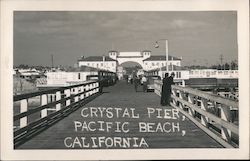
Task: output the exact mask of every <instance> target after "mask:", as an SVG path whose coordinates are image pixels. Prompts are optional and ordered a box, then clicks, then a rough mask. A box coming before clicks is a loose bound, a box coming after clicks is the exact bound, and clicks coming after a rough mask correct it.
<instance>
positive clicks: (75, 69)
mask: <svg viewBox="0 0 250 161" xmlns="http://www.w3.org/2000/svg"><path fill="white" fill-rule="evenodd" d="M89 71H99V69H97V68H94V67H88V66H84V65H82V66H80V67H77V68H68V69H66V72H89Z"/></svg>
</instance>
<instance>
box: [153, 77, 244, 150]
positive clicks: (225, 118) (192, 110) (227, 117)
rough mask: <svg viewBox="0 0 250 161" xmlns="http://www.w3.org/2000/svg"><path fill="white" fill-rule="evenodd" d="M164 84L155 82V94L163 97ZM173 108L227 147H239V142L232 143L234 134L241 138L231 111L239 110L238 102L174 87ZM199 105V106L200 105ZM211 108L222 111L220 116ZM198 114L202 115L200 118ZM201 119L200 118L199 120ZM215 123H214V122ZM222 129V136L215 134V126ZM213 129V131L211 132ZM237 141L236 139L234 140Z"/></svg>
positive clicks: (190, 89) (191, 89)
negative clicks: (211, 110) (162, 88)
mask: <svg viewBox="0 0 250 161" xmlns="http://www.w3.org/2000/svg"><path fill="white" fill-rule="evenodd" d="M161 87H162V82H161V81H158V80H156V81H155V93H156V94H158V95H161ZM171 87H172V95H171V98H172V103H171V106H173V107H175V108H177V109H179V110H180V112H182V113H183V114H184V115H185V116H187V117H188V118H189V119H190V120H191V121H192V122H194V123H195V124H196V125H197V126H198V127H199V128H201V129H202V130H203V131H204V132H206V133H207V134H208V135H209V136H211V137H212V138H214V139H215V140H216V141H218V142H219V143H220V144H222V145H223V146H225V147H229V148H234V147H238V143H237V142H233V141H232V133H233V134H234V135H236V137H237V138H236V140H238V137H239V127H238V126H237V125H236V124H234V123H233V122H232V118H231V109H234V110H238V102H237V101H233V100H229V99H226V98H223V97H221V96H218V95H214V94H210V93H206V92H203V91H199V90H197V89H193V88H188V87H181V86H177V85H172V86H171ZM198 103H199V105H198ZM210 108H215V109H217V110H219V111H220V114H217V113H212V112H210V111H209V109H210ZM196 113H198V114H200V115H199V116H197V115H196ZM198 117H200V118H198ZM212 121H213V122H212ZM211 123H212V124H214V125H215V126H217V125H218V126H217V127H216V128H219V129H220V134H218V132H215V131H216V130H215V129H213V126H211V125H210V124H211ZM211 129H213V130H211ZM234 139H235V138H234Z"/></svg>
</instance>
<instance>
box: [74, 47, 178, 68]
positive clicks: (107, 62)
mask: <svg viewBox="0 0 250 161" xmlns="http://www.w3.org/2000/svg"><path fill="white" fill-rule="evenodd" d="M126 62H136V63H138V64H139V65H140V66H141V67H142V68H143V70H145V71H148V70H152V69H157V68H161V67H164V66H166V64H167V61H166V56H165V55H151V51H149V50H144V51H142V52H118V51H114V50H113V51H109V56H108V57H107V56H90V57H86V58H84V57H82V58H81V59H80V60H78V65H79V66H82V65H85V66H89V67H94V68H98V69H103V70H109V71H112V72H117V67H118V66H120V65H121V64H123V63H126ZM168 65H169V66H172V65H175V66H181V58H176V57H173V56H168Z"/></svg>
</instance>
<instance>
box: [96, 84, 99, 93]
mask: <svg viewBox="0 0 250 161" xmlns="http://www.w3.org/2000/svg"><path fill="white" fill-rule="evenodd" d="M96 87H98V88H96V93H98V92H99V83H98V82H96Z"/></svg>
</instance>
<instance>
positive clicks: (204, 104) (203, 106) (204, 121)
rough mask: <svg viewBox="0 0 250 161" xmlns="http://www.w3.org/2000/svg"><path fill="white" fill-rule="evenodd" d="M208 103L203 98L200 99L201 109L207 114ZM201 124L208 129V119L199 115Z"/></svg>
mask: <svg viewBox="0 0 250 161" xmlns="http://www.w3.org/2000/svg"><path fill="white" fill-rule="evenodd" d="M207 105H208V101H207V99H205V98H201V109H202V110H204V111H206V112H207V108H208V107H207ZM201 124H202V125H203V126H205V127H208V117H206V116H204V115H201Z"/></svg>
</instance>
